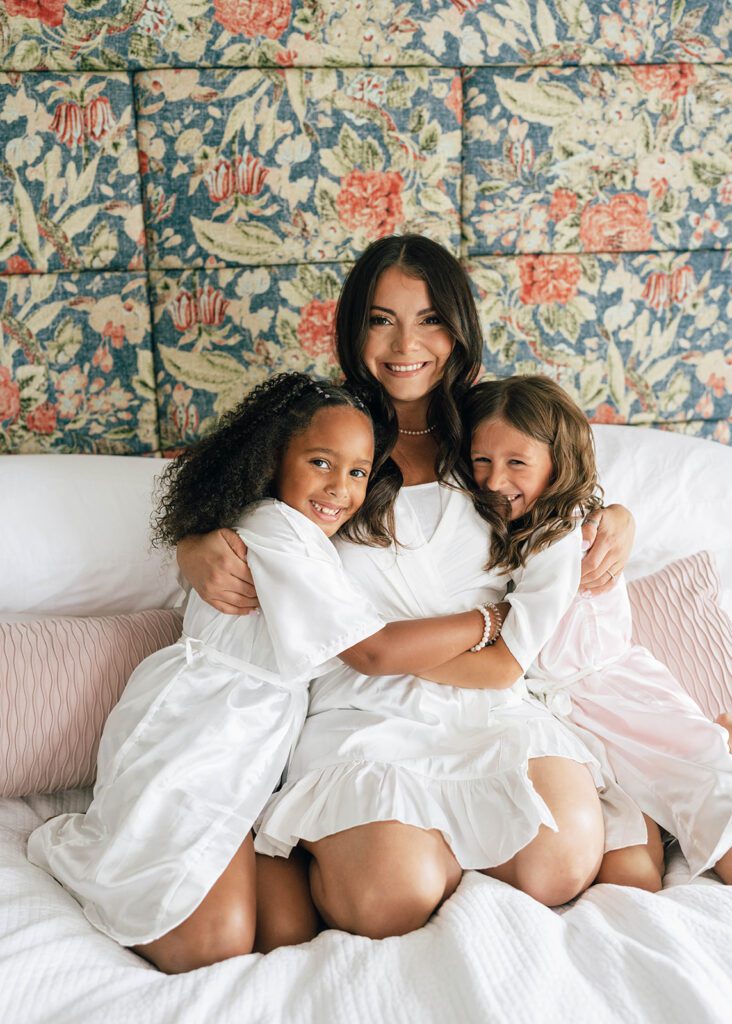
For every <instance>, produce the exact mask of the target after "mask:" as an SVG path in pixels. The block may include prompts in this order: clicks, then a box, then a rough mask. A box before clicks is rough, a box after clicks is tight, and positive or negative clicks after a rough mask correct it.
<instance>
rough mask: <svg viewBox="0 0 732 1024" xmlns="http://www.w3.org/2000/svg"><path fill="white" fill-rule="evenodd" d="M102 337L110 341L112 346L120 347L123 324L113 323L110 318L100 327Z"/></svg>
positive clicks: (122, 343)
mask: <svg viewBox="0 0 732 1024" xmlns="http://www.w3.org/2000/svg"><path fill="white" fill-rule="evenodd" d="M102 337H103V338H104V339H106V340H107V341H109V342H111V343H112V346H113V347H114V348H122V346H123V345H124V341H125V326H124V324H113V323H112V321H111V320H107V322H106V324H105V325H104V327H103V329H102Z"/></svg>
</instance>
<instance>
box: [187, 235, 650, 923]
mask: <svg viewBox="0 0 732 1024" xmlns="http://www.w3.org/2000/svg"><path fill="white" fill-rule="evenodd" d="M336 331H337V339H338V353H339V358H340V362H341V366H342V368H343V370H344V372H345V375H346V380H347V383H348V384H349V385H350V386H352V387H355V388H358V390H359V393H360V394H362V395H363V396H364V397H365V398H366V400H367V401H368V404H369V405H370V407H371V410H372V414H373V415H374V418H375V420H376V422H377V423H380V424H381V425H382V426H383V428H384V429H385V431H387V432H388V433H391V434H392V436H394V437H396V443H395V447H394V450H393V459H394V463H395V466H394V470H393V480H394V484H395V487H396V488H398V489H399V494H398V497H397V501H396V505H395V512H396V535H397V537H398V539H399V541H400V545H398V546H396V547H395V548H391V549H389V550H388V551H387V552H386V553H385V552H383V551H381V552H379V553H378V555H377V553H376V552H374V550H373V549H369V548H363V547H359V546H357V545H353V544H344V545H340V546H339V550H340V553H341V557H342V558H343V560H344V563H345V564H346V567H347V569H349V571H351V572H352V573H353V574H354V575H355V577H356V578H357V579H358V580H359V582H360V583H361V584H362V586H363V587H364V588H365V590H366V592H367V594H368V596H369V597H370V598H371V599H372V600H375V601H376V604H377V607H379V608H380V610H381V611H382V613H384V612H386V614H387V617H390V616H391V617H397V616H398V614H399V612H400V611H401V614H402V615H403V614H411V615H415V613H416V614H418V615H420V616H422V615H427V614H432V611H431V608H432V607H434V604H435V602H437V603H438V604H439V605H440V607H441V609H442V611H449V610H456V609H458V608H464V607H470V606H471V605H474V604H476V603H478V602H483V601H486V600H488V601H491V600H495V595H497V594H499V593H501V592H502V586H501V584H500V583H499V582H498V580H497V579H496V576H495V574H494V576H493V578H492V579H491V576H490V574H489V573H486V572H485V571H484V570H483V568H482V567H483V565H484V564H485V563H486V561H487V558H488V531H487V528H486V525H485V523H484V522H483V520H481V519H480V518H479V517H478V515H477V513H476V512H475V511H474V509H473V507H472V503H471V501H470V500H469V498H468V497H467V496H466V495H465V494H464V493H463V492H461V491H459V490H457V489H455V488H454V487H450V486H449V483H450V481H451V480H452V476H453V471H454V470H455V469H456V468H457V465H458V462H459V457H460V455H459V453H460V450H461V443H462V428H461V423H460V403H461V399H462V397H463V396H464V395H465V393H466V391H467V389H468V388H469V387H470V386H471V384H472V383H473V381H474V380H475V379H476V377H477V375H478V373H479V370H480V360H481V354H482V337H481V332H480V325H479V321H478V317H477V312H476V309H475V305H474V302H473V299H472V295H471V292H470V288H469V284H468V281H467V278H466V276H465V273H464V271H463V270H462V268H461V267H460V265H459V263H458V262H457V261H456V260H455V259H454V258H453V257H452V256H451V255H450V254H449V253H448V252H447V251H446V250H444V249H443V248H442V247H441V246H439V245H437V244H436V243H433V242H431V241H429V240H428V239H425V238H422V237H420V236H403V237H391V238H385V239H381V240H380V241H378V242H375V243H374V244H373V245H371V246H370V247H369V249H367V250H366V252H365V253H364V254H363V255H362V257H361V258H360V259H359V260H358V262H357V263H356V264H355V266H354V267H353V269H352V271H351V273H350V274H349V276H348V279H347V281H346V283H345V285H344V288H343V292H342V294H341V298H340V301H339V306H338V312H337V322H336ZM632 534H633V527H632V522H631V521H630V517H629V515H628V513H627V512H626V511H625V510H623V509H614V510H605V512H604V513H603V516H602V522H601V524H600V530H599V534H598V537H599V539H598V540H597V541H596V542H595V545H594V547H593V550H592V551H591V553H590V555H589V557H588V559H587V560H586V567H585V574H584V577H583V581H582V586H583V588H584V589H589V590H592V589H594V590H597V591H598V592H599V591H601V590H603V589H605V586H606V585H607V584H609V583H611V582H612V574H615V575H617V574H618V572H619V571H620V570H621V569H622V567H623V566H624V564H625V561H626V558H627V554H628V551H629V548H630V545H631V543H632ZM433 541H434V543H433ZM222 544H225V545H226V546H227V547H231V548H232V550H231V552H230V553H225V554H226V557H225V558H221V556H220V549H221V546H222ZM238 554H239V555H241V554H242V552H241V550H240V551H239V552H238ZM229 555H230V557H229ZM179 562H180V564H181V568H182V569H183V571H184V573H185V575H186V576H187V577H188V579H190V580H191V581H192V583H193V585H194V586H195V588H196V590H198V591H199V593H201V594H202V595H203V596H204V597H205V599H206V600H208V601H209V602H210V603H212V604H214V605H215V607H218V608H219V609H221V610H226V611H240V610H241V609H242V606H243V605H244V604H246V602H247V601H249V602H251V598H252V595H251V592H249V593H248V594H247V576H248V573H247V570H246V566H245V564H244V562H243V561H242V560H241V559H240V558H238V557H237V551H236V545H235V544H234V542H233V540H232V538H231V537H230V536H228V535H225V534H220V535H218V536H217V535H210V536H208V537H204V538H191V539H189V540H188V541H186V542H184V544H183V545H182V546H181V548H180V551H179ZM217 562H218V563H219V567H217V568H216V569H215V570H214V571H212V570H211V569H210V568H209V567H210V565H211V564H212V563H217ZM410 587H411V589H410ZM379 601H381V602H382V604H379ZM382 605H384V606H386V607H382ZM471 657H479V658H481V659H483V661H484V663H485V671H486V673H487V678H489V679H490V680H491V682H492V683H493V685H494V686H495V687H496V688H495V689H493V690H482V691H468V690H459V689H456V688H452V687H441V686H438V685H437V684H430V683H425V682H423V681H421V680H415V679H414V678H413V677H386V678H384V679H383V681H381V682H380V681H379V680H378V679H376V680H374V679H371V680H370V682H369V683H368V684H366V683H365V682H364V677H360V676H358V674H357V673H354V672H353V670H348V669H337V670H335V671H334V673H332V674H330V675H329V676H325V677H323V678H322V679H321V680H319V681H318V682H317V683H315V684H314V686H313V689H312V691H311V711H310V715H309V718H308V720H307V722H306V725H305V728H304V730H303V734H302V737H301V740H300V742H299V744H298V747H297V750H296V753H295V756H294V758H293V762H292V765H291V767H290V772H289V774H288V782H287V785H286V787H285V788H284V789H283V791H282V793H281V794H278V796H277V797H276V798H275V800H274V801H273V804H272V806H271V808H270V810H269V811H268V812H267V813H266V814H265V819H264V822H263V830H262V833H260V837H258V838H259V842H260V848H264V849H266V850H267V852H270V853H271V852H276V851H277V850H278V849H279V850H281V851H282V852H285V851H286V849H287V847H288V845H289V844H290V842H291V841H297V839H301V840H302V845H303V846H304V847H305V848H306V849H307V850H308V851H309V852H310V853H311V854H312V857H313V860H312V863H311V868H310V882H311V889H312V893H313V898H314V900H315V903H316V906H317V907H318V910H319V911H320V913H321V915H322V917H323V918H324V920H325V921H326V922H327V923H328V924H329V925H332V926H334V927H339V928H342V929H344V930H347V931H351V932H355V933H358V934H364V935H369V936H372V937H384V936H387V935H397V934H403V933H405V932H407V931H409V930H411V929H413V928H416V927H419V926H420V925H422V924H424V923H425V922H426V921H427V919H428V918H429V916H430V915H431V914H432V912H433V911H434V910H435V909H436V907H437V906H439V904H440V903H441V902H442V901H443V900H444V899H445V898H446V897H447V896H449V895H450V894H451V893H452V892H453V891H454V889H455V888H456V886H457V884H458V882H459V879H460V876H461V872H462V869H463V868H464V867H477V868H480V869H481V870H485V871H486V873H488V874H490V875H492V876H494V877H496V878H499V879H501V880H503V881H506V882H509V883H510V884H512V885H514V886H516V887H517V888H520V889H522V890H523V891H524V892H527V893H529V894H531V895H532V896H534V897H535V898H536V899H538V900H541V901H542V902H544V903H546V904H547V905H557V904H561V903H564V902H566V901H567V900H569V899H571V898H573V897H574V896H576V895H577V894H578V893H579V892H581V891H582V890H583V889H584V888H585V887H586V886H587V885H589V884H590V882H591V881H592V880H593V878H594V877H595V874H596V873H597V869H598V867H599V863H600V860H601V857H602V852H603V823H602V814H601V810H600V803H599V800H598V797H597V792H596V786H595V781H593V775H592V774H591V772H590V771H589V770H588V766H589V765H590V764H591V762H592V758H591V756H590V755H589V753H588V752H587V751H586V750H585V749H584V747H583V746H582V744H581V743H579V741H578V740H576V739H575V738H574V737H571V736H570V735H569V734H568V733H567V732H566V731H565V730H564V729H563V728H562V727H561V725H560V724H559V723H557V722H556V721H555V720H554V719H553V718H552V717H551V716H550V715H549V714H548V713H547V712H546V711H545V709H543V708H541V707H540V706H539V705H538V704H536V703H534V702H532V701H531V700H529V699H528V698H527V697H526V696H525V691H523V690H522V686H523V684H519V685H518V686H517V687H514V685H513V684H514V683H515V682H516V681H517V680H519V679H520V678H521V675H522V666H521V664H520V663H519V661H518V660H517V659H516V658H515V657H514V656H513V654H512V652H511V649H510V647H509V646H508V645H507V644H506V643H505V642H503V641H502V640H499V641H498V643H496V644H494V645H493V646H491V647H489V648H486V649H485V650H484V651H481V652H480V654H476V655H472V656H471ZM456 671H457V670H456ZM443 675H444V673H443ZM455 682H456V683H458V682H459V677H458V678H456V679H455ZM446 836H449V838H450V843H448V841H447V839H446ZM456 849H457V850H459V857H458V856H456V852H455V850H456ZM481 858H483V859H482V860H481ZM262 862H263V864H266V863H267V862H266V860H264V859H262ZM263 895H265V898H266V894H263Z"/></svg>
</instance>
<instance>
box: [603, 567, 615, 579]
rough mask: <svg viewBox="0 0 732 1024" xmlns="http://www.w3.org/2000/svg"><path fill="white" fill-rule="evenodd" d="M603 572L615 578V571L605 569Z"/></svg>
mask: <svg viewBox="0 0 732 1024" xmlns="http://www.w3.org/2000/svg"><path fill="white" fill-rule="evenodd" d="M605 572H606V573H607V574H608V576H609V577H610V579H611V580H614V579H615V573H614V572H613V571H612V569H606V570H605Z"/></svg>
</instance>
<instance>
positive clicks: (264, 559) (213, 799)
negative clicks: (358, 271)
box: [28, 373, 486, 973]
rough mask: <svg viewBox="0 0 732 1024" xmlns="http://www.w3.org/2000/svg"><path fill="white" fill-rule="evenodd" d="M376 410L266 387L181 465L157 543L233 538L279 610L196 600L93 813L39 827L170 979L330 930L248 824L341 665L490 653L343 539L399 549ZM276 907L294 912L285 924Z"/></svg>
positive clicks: (105, 740) (145, 693)
mask: <svg viewBox="0 0 732 1024" xmlns="http://www.w3.org/2000/svg"><path fill="white" fill-rule="evenodd" d="M386 454H387V451H386V449H385V447H384V446H383V445H379V446H377V447H376V449H375V442H374V430H373V424H372V421H371V418H370V416H369V414H368V413H367V411H366V409H365V407H364V406H363V405H362V404H361V402H360V401H359V399H357V398H355V397H354V396H353V395H352V394H350V393H348V392H347V391H346V390H344V389H343V388H340V387H337V386H335V385H331V384H326V383H316V382H315V381H313V380H312V379H310V378H309V377H307V376H306V375H304V374H299V373H292V374H280V375H278V376H276V377H273V378H272V379H271V380H269V381H267V382H266V383H265V384H262V385H261V386H259V387H258V388H255V390H254V391H253V392H252V393H251V394H250V395H249V396H248V397H247V398H245V399H244V401H243V402H242V403H241V404H240V405H239V406H238V407H237V408H236V409H234V410H233V412H231V413H230V414H228V415H227V416H226V417H224V419H223V420H222V421H221V424H220V425H219V427H218V429H217V430H216V431H215V433H213V434H212V435H210V436H208V437H206V438H205V439H203V440H202V441H200V442H199V443H198V444H197V445H196V446H195V447H193V448H192V449H191V450H189V451H187V452H185V453H184V454H183V455H181V456H180V457H179V458H178V459H177V460H175V461H174V462H172V463H171V464H170V466H169V467H168V468H167V469H166V471H165V473H164V476H163V482H164V485H165V488H166V490H165V495H164V497H163V499H162V502H161V504H160V508H159V510H158V513H157V518H156V524H155V536H156V539H157V540H158V541H160V542H163V543H166V544H171V545H172V544H175V543H176V542H177V541H178V540H180V538H182V537H184V536H188V535H191V534H202V533H205V532H207V531H211V530H217V529H220V528H222V527H233V528H235V530H236V532H237V534H238V536H239V537H240V538H241V539H242V540H243V541H245V542H246V544H247V546H248V550H249V565H250V568H251V572H252V576H253V578H254V580H255V582H256V586H257V591H258V594H259V599H260V603H261V609H262V614H261V615H259V614H255V615H250V616H247V617H242V616H231V615H225V614H222V613H221V612H219V611H217V610H216V609H214V608H213V607H211V605H209V604H206V602H205V601H203V600H202V599H201V598H200V597H198V595H197V594H195V593H193V594H191V596H190V599H189V601H188V605H187V608H186V612H185V618H184V621H183V635H182V637H181V639H180V640H179V641H178V643H176V644H173V645H172V646H171V647H168V648H165V649H164V650H161V651H158V652H156V653H155V654H153V655H151V656H150V657H149V658H147V659H146V660H145V661H144V662H142V664H141V665H139V666H138V668H137V669H136V670H135V672H134V673H133V675H132V676H131V678H130V680H129V682H128V684H127V687H126V689H125V690H124V692H123V694H122V697H121V699H120V701H119V703H118V704H117V706H116V707H115V708H114V709H113V711H112V712H111V714H110V716H109V718H108V720H107V722H106V724H105V728H104V732H103V735H102V738H101V743H100V747H99V755H98V762H97V779H96V785H95V788H94V795H93V799H92V802H91V805H90V806H89V808H88V810H87V812H86V813H85V814H81V813H75V814H62V815H60V816H58V817H56V818H53V819H51V820H50V821H47V822H45V823H44V824H43V825H41V826H40V827H39V828H38V829H36V830H35V832H33V834H32V835H31V837H30V839H29V843H28V856H29V858H30V859H31V860H32V861H33V863H35V864H38V865H39V866H41V867H44V868H45V869H46V870H47V871H49V872H50V873H51V874H53V875H54V876H55V877H56V878H57V879H58V880H59V881H60V882H61V883H62V884H63V885H64V886H65V887H66V888H67V889H68V890H69V891H70V892H71V893H72V894H73V895H74V896H75V897H76V898H77V899H78V900H79V902H80V903H81V904H82V907H83V909H84V912H85V914H86V916H87V917H88V919H89V920H90V921H91V922H92V924H94V925H95V926H96V927H97V928H99V929H100V930H101V931H103V932H105V933H106V934H107V935H109V936H111V937H112V938H114V939H116V940H117V941H118V942H120V943H121V944H122V945H125V946H131V947H133V948H134V949H135V950H136V951H137V952H139V953H141V954H142V955H143V956H144V957H146V958H147V959H148V960H150V961H152V962H153V963H154V964H156V965H157V966H158V967H159V968H161V969H162V970H164V971H166V972H168V973H176V972H180V971H186V970H191V969H193V968H196V967H200V966H204V965H206V964H210V963H214V962H217V961H219V960H223V959H226V958H228V957H231V956H236V955H239V954H244V953H248V952H251V951H252V949H253V948H254V944H255V931H256V943H257V949H260V950H266V949H268V948H271V947H272V946H273V945H274V944H282V943H283V942H286V941H290V942H295V941H303V940H305V939H308V938H311V937H312V936H313V935H314V934H315V932H316V930H317V925H318V923H317V916H316V914H315V911H314V909H313V906H312V903H311V901H310V897H309V892H308V886H307V881H306V878H305V875H304V873H303V867H302V864H301V863H300V862H298V860H297V858H292V859H291V860H290V861H284V860H278V861H274V860H272V859H270V858H258V860H259V861H260V863H259V864H258V865H257V863H256V861H255V855H254V850H253V842H252V835H251V829H252V825H253V823H254V821H255V819H256V818H257V817H258V815H259V814H260V812H261V811H262V808H263V807H264V804H265V802H266V801H267V799H268V797H269V796H270V794H271V793H272V791H273V790H274V789H275V788H276V786H277V785H278V782H279V780H280V777H281V775H282V773H283V771H284V770H285V767H286V765H287V762H288V759H289V757H290V754H291V750H292V747H293V744H294V742H295V739H296V738H297V735H298V733H299V731H300V729H301V726H302V723H303V721H304V719H305V714H306V711H307V703H308V683H309V681H310V680H311V679H313V678H315V677H317V676H318V675H319V674H321V673H322V672H323V671H324V670H326V669H327V668H328V667H331V666H332V665H333V663H334V659H335V658H336V656H340V657H341V658H342V659H343V661H344V662H345V663H346V664H347V665H350V666H352V667H354V668H355V669H357V670H358V671H359V672H361V673H364V674H366V675H369V674H380V675H383V674H385V673H399V672H405V671H414V672H419V671H423V670H426V669H428V668H429V667H431V666H434V665H437V664H440V663H441V662H443V661H445V659H446V658H450V657H453V656H455V655H457V654H458V653H460V652H464V651H467V650H468V649H469V648H470V647H472V646H474V645H475V644H476V643H480V642H481V638H482V637H483V636H484V633H485V628H486V625H485V623H486V614H485V613H484V612H483V611H481V610H478V609H475V608H473V609H470V610H466V611H462V612H460V613H459V614H455V615H448V616H443V617H440V618H434V619H425V620H422V621H419V622H392V623H390V624H388V625H387V624H385V622H384V619H383V618H382V617H381V616H380V615H379V613H378V612H377V611H376V610H375V609H374V607H373V606H372V604H371V603H370V602H369V601H368V600H366V599H365V598H364V596H363V595H362V594H361V592H360V591H359V590H358V589H357V587H356V586H355V585H354V584H353V583H352V582H351V581H350V580H349V578H348V577H347V576H346V574H345V572H344V571H343V568H342V566H341V562H340V559H339V556H338V554H337V551H336V548H335V547H334V545H333V544H332V543H331V538H332V537H333V536H334V535H335V534H336V533H341V534H344V535H346V536H348V537H349V538H350V539H351V541H352V542H354V543H355V544H369V545H374V546H375V547H379V546H381V547H384V546H386V545H388V544H390V543H391V541H392V532H391V518H392V512H391V505H392V502H393V493H394V492H393V487H392V486H391V485H390V483H389V479H388V474H387V475H384V474H383V473H382V467H383V465H384V462H385V459H386ZM278 915H279V916H278Z"/></svg>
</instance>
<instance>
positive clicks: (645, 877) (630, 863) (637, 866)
mask: <svg viewBox="0 0 732 1024" xmlns="http://www.w3.org/2000/svg"><path fill="white" fill-rule="evenodd" d="M643 817H644V818H645V822H646V828H647V829H648V842H647V843H646V844H645V845H644V846H626V847H625V848H624V849H622V850H611V851H610V852H609V853H606V854H605V856H604V857H603V858H602V864H601V865H600V870H599V872H598V874H597V878H596V879H595V881H596V882H608V883H610V884H611V885H631V886H634V887H635V888H636V889H646V890H647V891H648V892H658V891H659V889H661V888H663V881H662V879H663V875H664V870H665V865H664V859H663V842H662V841H661V831H660V829H659V827H658V825H657V824H656V823H655V821H653V820H652V819H651V818H649V817H648V815H647V814H644V815H643Z"/></svg>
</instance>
